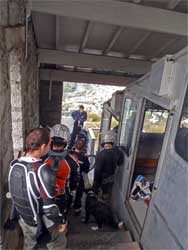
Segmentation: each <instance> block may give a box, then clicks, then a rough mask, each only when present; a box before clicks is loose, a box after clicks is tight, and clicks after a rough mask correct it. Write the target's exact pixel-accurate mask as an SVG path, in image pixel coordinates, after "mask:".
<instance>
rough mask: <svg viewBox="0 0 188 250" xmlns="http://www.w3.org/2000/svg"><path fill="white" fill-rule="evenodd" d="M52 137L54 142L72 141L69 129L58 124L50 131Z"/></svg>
mask: <svg viewBox="0 0 188 250" xmlns="http://www.w3.org/2000/svg"><path fill="white" fill-rule="evenodd" d="M50 137H51V138H52V141H53V140H63V141H65V142H67V143H69V141H70V132H69V128H68V127H67V126H66V125H64V124H56V125H54V126H53V127H52V128H51V130H50ZM67 143H66V144H67Z"/></svg>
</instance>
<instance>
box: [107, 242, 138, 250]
mask: <svg viewBox="0 0 188 250" xmlns="http://www.w3.org/2000/svg"><path fill="white" fill-rule="evenodd" d="M108 250H140V246H139V244H138V243H137V242H127V243H118V244H117V245H115V246H113V247H110V248H108Z"/></svg>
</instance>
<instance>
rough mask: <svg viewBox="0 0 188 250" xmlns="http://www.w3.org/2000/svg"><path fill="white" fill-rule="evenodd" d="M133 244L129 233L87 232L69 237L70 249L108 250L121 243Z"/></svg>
mask: <svg viewBox="0 0 188 250" xmlns="http://www.w3.org/2000/svg"><path fill="white" fill-rule="evenodd" d="M128 242H132V238H131V235H130V232H129V231H124V230H122V231H114V232H95V231H94V232H93V231H91V232H89V233H88V232H86V233H84V234H79V233H74V234H70V235H68V248H71V249H75V248H76V249H87V248H88V249H90V248H91V247H92V248H95V249H98V247H102V248H107V246H108V248H109V247H111V246H114V245H116V244H119V243H128Z"/></svg>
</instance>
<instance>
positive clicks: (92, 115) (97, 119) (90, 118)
mask: <svg viewBox="0 0 188 250" xmlns="http://www.w3.org/2000/svg"><path fill="white" fill-rule="evenodd" d="M87 121H88V122H100V121H101V115H98V114H95V113H91V112H89V113H88V116H87Z"/></svg>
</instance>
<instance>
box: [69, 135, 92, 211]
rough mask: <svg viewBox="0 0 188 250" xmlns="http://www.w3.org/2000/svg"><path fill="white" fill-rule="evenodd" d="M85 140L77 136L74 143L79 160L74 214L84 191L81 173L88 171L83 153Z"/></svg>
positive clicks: (78, 207) (87, 164)
mask: <svg viewBox="0 0 188 250" xmlns="http://www.w3.org/2000/svg"><path fill="white" fill-rule="evenodd" d="M85 147H86V141H85V139H84V138H78V139H77V141H76V143H75V149H74V154H75V155H76V156H77V157H78V162H79V166H80V167H79V176H80V178H79V183H78V186H77V189H76V195H75V200H74V204H73V208H74V211H75V215H77V214H79V213H80V212H81V206H82V203H81V199H82V195H83V193H84V179H83V175H84V174H87V173H88V172H89V160H88V156H87V155H86V153H85Z"/></svg>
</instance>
